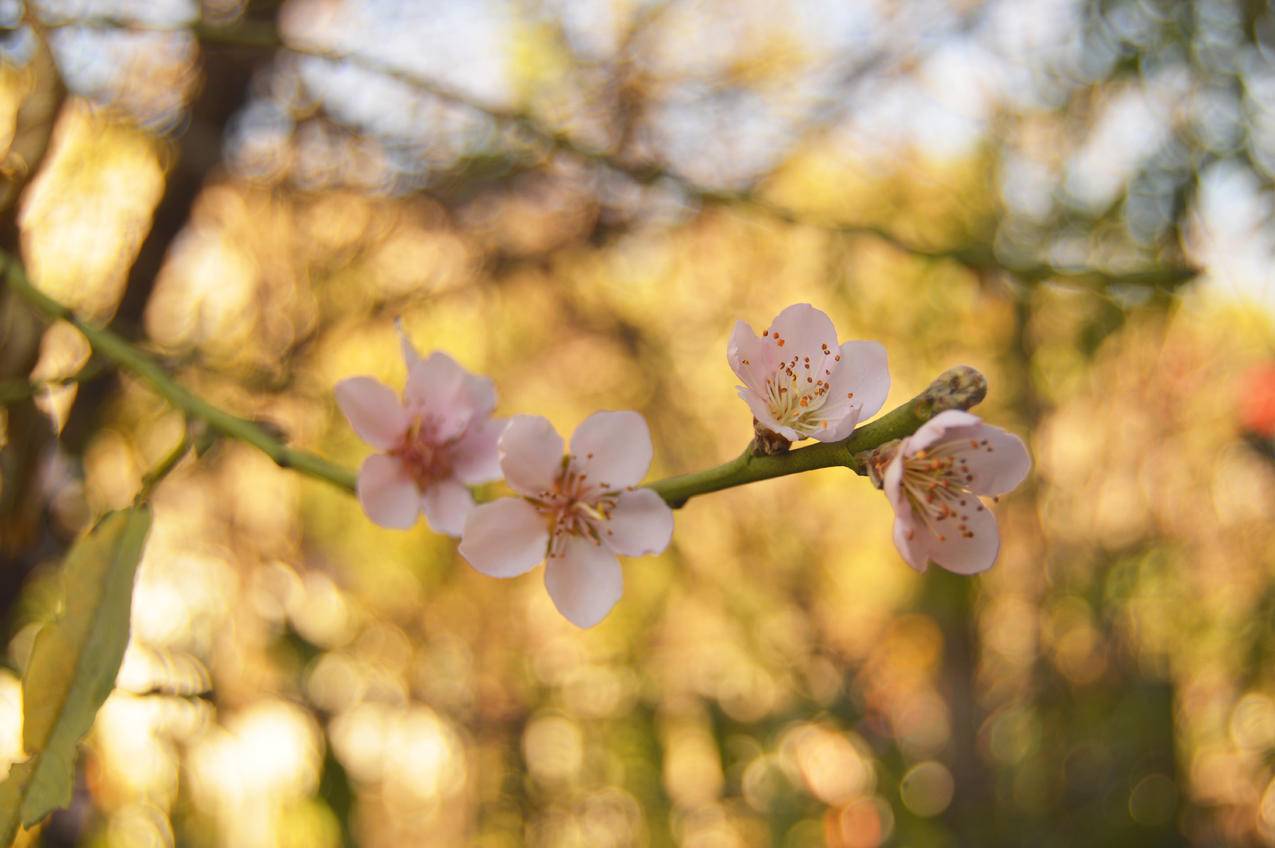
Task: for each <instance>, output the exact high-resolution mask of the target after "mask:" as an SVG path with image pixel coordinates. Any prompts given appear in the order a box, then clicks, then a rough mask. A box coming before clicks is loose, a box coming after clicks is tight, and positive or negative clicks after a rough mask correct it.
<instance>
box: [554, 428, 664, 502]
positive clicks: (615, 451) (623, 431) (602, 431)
mask: <svg viewBox="0 0 1275 848" xmlns="http://www.w3.org/2000/svg"><path fill="white" fill-rule="evenodd" d="M571 455H572V456H574V457H575V458H576V462H577V467H578V468H580V470H582V471H583V472H585V473H586V474H588V475H589V482H591V483H594V484H599V485H605V487H606V488H608V489H622V488H624V487H625V486H633V485H636V484H637V483H639V482H641V480H642V478H643V477H645V476H646V472H647V469H649V468H650V467H651V431H650V430H648V429H647V426H646V421H645V420H643V418H642V416H641V415H638V414H637V413H636V412H595V413H593V414H592V415H590V416H589V417H588V418H586V419H584V421H583V423H581V424H580V426H579V427H577V428H576V432H575V435H573V436H572V437H571Z"/></svg>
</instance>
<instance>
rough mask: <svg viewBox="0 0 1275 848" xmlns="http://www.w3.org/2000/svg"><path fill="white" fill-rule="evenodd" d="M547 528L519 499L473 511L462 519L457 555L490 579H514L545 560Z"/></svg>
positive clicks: (501, 500) (534, 511) (540, 518)
mask: <svg viewBox="0 0 1275 848" xmlns="http://www.w3.org/2000/svg"><path fill="white" fill-rule="evenodd" d="M548 544H549V528H548V526H547V525H546V524H545V519H544V517H543V516H542V515H540V513H538V512H536V508H535V507H533V506H532V505H531V504H529V503H527V502H526V501H525V500H523V499H522V498H501V499H500V500H497V501H492V502H491V503H488V504H482V505H481V506H477V507H474V509H473V510H471V511H470V513H469V517H468V518H466V519H465V528H464V532H463V534H462V538H461V540H460V555H461V556H463V557H464V558H465V559H466V560H467V561H468V562H469V564H470V565H472V566H473V567H474V568H476V569H478V570H479V571H481V572H482V573H483V574H486V575H488V576H490V577H517V576H518V575H519V574H523V573H525V572H527V571H529V570H531V568H532V567H533V566H534V565H535V564H536V563H538V562H540V561H541V560H542V559H544V558H545V548H546V547H547V546H548Z"/></svg>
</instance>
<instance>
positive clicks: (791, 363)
mask: <svg viewBox="0 0 1275 848" xmlns="http://www.w3.org/2000/svg"><path fill="white" fill-rule="evenodd" d="M822 349H823V358H822V360H821V361H819V362H816V363H812V362H811V361H810V357H809V356H806V357H801V356H793V357H792V359H789V360H788V361H786V362H781V363H779V367H778V369H776V370H775V373H774V374H772V375H770V376H769V377H767V378H766V405H767V407H768V408H769V409H770V414H771V415H773V416H774V417H775V420H776V421H778V422H779V423H780V424H783V425H784V426H786V427H791V428H792V429H794V430H796V431H797V432H798V433H801V434H802V435H803V436H808V435H810V434H811V433H814V432H817V431H819V430H822V429H823V428H825V427H827V426H828V419H827V416H825V415H822V414H821V413H822V410H823V407H824V405H825V404H826V403H827V402H828V392H829V391H830V390H831V388H832V387H831V385H830V384H829V383H828V381H827V379H825V378H827V377H831V376H832V370H833V368H835V367H836V363H837V362H840V361H841V355H840V354H834V353H833V351H832V349H831V348H830V347H828V345H827V344H824V345H822ZM847 398H849V399H853V398H854V393H853V392H850V393H849V394H848V395H847Z"/></svg>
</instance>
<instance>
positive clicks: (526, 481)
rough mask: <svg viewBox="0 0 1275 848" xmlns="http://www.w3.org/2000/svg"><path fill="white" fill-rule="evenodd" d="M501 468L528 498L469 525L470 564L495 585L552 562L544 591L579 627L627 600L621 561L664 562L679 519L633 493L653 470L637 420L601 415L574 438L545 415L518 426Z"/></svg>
mask: <svg viewBox="0 0 1275 848" xmlns="http://www.w3.org/2000/svg"><path fill="white" fill-rule="evenodd" d="M499 447H500V467H501V470H502V471H504V474H505V480H506V481H507V482H508V483H509V485H510V487H511V488H512V489H513V490H514V491H515V492H517V493H518V494H519V495H521V497H516V498H501V499H500V500H497V501H493V502H491V503H489V504H483V505H482V506H479V507H477V508H476V509H475V510H474V511H473V512H471V513H470V514H469V518H468V519H467V520H466V521H465V532H464V535H463V537H462V538H461V542H460V553H461V556H463V557H465V559H467V560H468V561H469V563H470V564H471V565H473V566H474V568H476V569H478V570H479V571H481V572H482V573H484V574H487V575H490V576H492V577H516V576H517V575H519V574H523V573H525V572H527V571H529V570H531V569H532V568H533V567H534V566H535V565H536V564H537V563H539V562H540V561H542V560H543V561H544V562H545V587H546V588H547V589H548V590H549V597H550V598H552V599H553V602H554V604H555V605H556V606H557V607H558V610H559V611H560V612H561V613H562V614H563V615H564V616H566V617H567V618H568V619H569V620H570V621H571V622H572V623H574V624H576V625H577V626H579V627H592V626H593V625H595V624H597V623H598V622H599V621H601V620H602V619H603V618H604V617H605V616H606V614H607V613H608V612H610V611H611V608H612V607H613V606H615V603H616V601H618V600H619V599H620V595H621V593H622V592H623V588H624V586H623V577H622V575H621V573H620V563H619V561H618V560H617V559H616V554H621V555H623V556H641V555H643V554H657V553H659V552H660V551H662V550H664V548H665V547H666V546H667V545H668V542H669V538H670V537H671V536H672V534H673V511H672V510H671V509H669V507H668V505H667V504H665V503H664V501H663V499H662V498H660V496H659V495H657V494H656V493H655V492H653V491H651V490H650V489H639V488H634V487H635V486H636V485H637V484H638V483H639V482H641V480H642V478H643V476H645V475H646V472H647V469H648V468H649V467H650V465H651V435H650V432H649V431H648V430H647V427H646V422H645V421H643V420H642V416H640V415H638V414H637V413H636V412H597V413H594V414H593V415H590V416H589V417H588V418H586V419H585V420H584V422H583V423H582V424H581V425H580V426H579V428H578V429H577V430H576V432H575V435H574V436H572V437H571V452H570V453H569V454H567V455H565V456H564V455H563V442H562V437H561V436H559V435H558V434H557V432H555V431H554V429H553V425H552V424H550V423H549V422H548V421H546V420H545V419H544V418H541V417H539V416H537V415H518V416H515V417H513V418H511V419H510V421H509V426H508V428H507V429H506V430H505V432H504V435H502V436H501V437H500V445H499Z"/></svg>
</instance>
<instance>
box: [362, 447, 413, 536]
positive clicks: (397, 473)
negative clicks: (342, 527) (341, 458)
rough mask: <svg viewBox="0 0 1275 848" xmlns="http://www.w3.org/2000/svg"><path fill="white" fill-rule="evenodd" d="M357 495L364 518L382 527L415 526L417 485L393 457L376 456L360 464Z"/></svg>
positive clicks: (396, 528) (404, 528)
mask: <svg viewBox="0 0 1275 848" xmlns="http://www.w3.org/2000/svg"><path fill="white" fill-rule="evenodd" d="M358 493H359V503H360V504H362V506H363V511H364V512H365V513H367V517H368V518H370V519H372V521H373V522H374V523H376V524H379V525H381V526H382V527H389V528H391V529H394V530H406V529H407V528H409V527H411V526H412V525H413V524H415V523H416V516H417V515H419V514H420V511H421V495H420V492H419V490H417V488H416V481H414V480H413V479H412V477H411V475H409V474H408V473H407V469H406V468H404V467H403V464H402V463H401V462H399V461H398V460H397V459H395V458H394V457H392V456H386V455H385V454H379V453H378V454H373V455H372V456H369V457H368V458H367V459H365V460H364V461H363V467H362V468H360V469H359V481H358Z"/></svg>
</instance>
